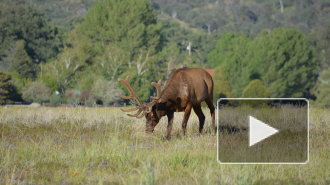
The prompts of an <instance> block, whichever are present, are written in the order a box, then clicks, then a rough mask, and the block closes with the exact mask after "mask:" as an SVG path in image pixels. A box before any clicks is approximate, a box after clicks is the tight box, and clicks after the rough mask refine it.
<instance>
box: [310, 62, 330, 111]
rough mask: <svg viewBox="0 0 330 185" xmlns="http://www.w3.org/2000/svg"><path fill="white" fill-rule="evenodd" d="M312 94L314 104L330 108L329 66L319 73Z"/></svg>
mask: <svg viewBox="0 0 330 185" xmlns="http://www.w3.org/2000/svg"><path fill="white" fill-rule="evenodd" d="M314 94H315V96H316V100H315V105H316V106H319V107H327V108H330V96H329V94H330V68H328V69H327V70H324V71H323V72H322V73H321V74H320V76H319V79H318V81H317V84H316V87H315V88H314Z"/></svg>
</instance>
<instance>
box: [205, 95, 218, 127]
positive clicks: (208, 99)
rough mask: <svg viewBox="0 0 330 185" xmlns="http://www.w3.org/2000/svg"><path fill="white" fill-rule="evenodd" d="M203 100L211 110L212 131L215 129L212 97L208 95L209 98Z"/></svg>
mask: <svg viewBox="0 0 330 185" xmlns="http://www.w3.org/2000/svg"><path fill="white" fill-rule="evenodd" d="M205 102H206V104H207V106H208V107H209V109H210V112H211V117H212V128H213V130H214V131H216V130H215V123H214V122H215V112H214V111H215V108H214V106H213V98H211V97H209V98H207V99H206V100H205Z"/></svg>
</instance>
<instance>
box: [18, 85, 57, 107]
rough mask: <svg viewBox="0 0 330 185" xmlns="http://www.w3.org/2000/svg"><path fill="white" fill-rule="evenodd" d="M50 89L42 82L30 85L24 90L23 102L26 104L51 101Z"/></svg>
mask: <svg viewBox="0 0 330 185" xmlns="http://www.w3.org/2000/svg"><path fill="white" fill-rule="evenodd" d="M50 93H51V92H50V89H49V88H48V87H46V86H45V84H44V83H42V82H31V83H28V84H27V85H26V86H25V87H24V88H23V90H22V97H23V100H24V101H26V102H38V103H43V102H46V101H49V97H50Z"/></svg>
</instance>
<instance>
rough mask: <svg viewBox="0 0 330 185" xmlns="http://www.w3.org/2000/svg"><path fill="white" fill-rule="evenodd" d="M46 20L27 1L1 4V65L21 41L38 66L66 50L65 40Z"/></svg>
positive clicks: (7, 0)
mask: <svg viewBox="0 0 330 185" xmlns="http://www.w3.org/2000/svg"><path fill="white" fill-rule="evenodd" d="M45 17H46V16H45V14H44V13H42V12H40V11H38V10H36V9H35V8H33V7H31V6H28V5H26V4H25V2H24V1H20V0H14V1H10V0H4V1H3V2H0V41H1V42H0V61H2V58H4V57H6V51H7V50H8V49H9V47H10V45H11V43H12V42H13V41H17V40H24V41H25V44H24V49H25V51H26V53H27V54H28V56H29V57H30V58H31V59H32V60H33V61H35V62H37V63H38V62H46V61H47V60H49V59H50V58H53V57H55V56H56V55H57V54H58V53H59V51H60V50H61V48H62V44H63V36H62V33H61V31H60V30H59V29H58V28H57V27H55V26H53V25H51V24H49V22H48V21H47V19H46V18H45Z"/></svg>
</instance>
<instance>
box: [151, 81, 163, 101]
mask: <svg viewBox="0 0 330 185" xmlns="http://www.w3.org/2000/svg"><path fill="white" fill-rule="evenodd" d="M161 83H162V80H161V79H160V80H158V83H156V82H152V83H151V85H153V86H155V87H156V89H157V97H153V96H150V98H151V99H153V100H159V98H160V93H161V89H160V85H161Z"/></svg>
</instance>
